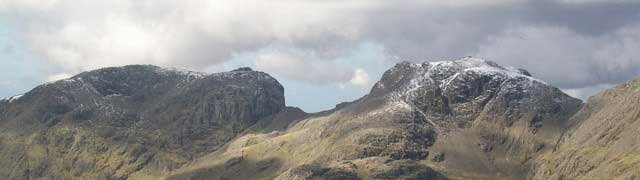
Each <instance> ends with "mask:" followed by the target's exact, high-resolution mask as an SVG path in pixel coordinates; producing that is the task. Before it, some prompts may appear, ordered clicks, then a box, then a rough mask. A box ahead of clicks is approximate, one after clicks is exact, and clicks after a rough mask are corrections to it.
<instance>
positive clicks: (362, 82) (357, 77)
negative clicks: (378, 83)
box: [349, 68, 371, 88]
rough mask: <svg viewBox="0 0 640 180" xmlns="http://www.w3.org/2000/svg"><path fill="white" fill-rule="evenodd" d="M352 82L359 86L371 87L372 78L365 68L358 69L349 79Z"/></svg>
mask: <svg viewBox="0 0 640 180" xmlns="http://www.w3.org/2000/svg"><path fill="white" fill-rule="evenodd" d="M349 82H350V83H351V84H353V85H355V86H359V87H364V88H369V85H370V84H371V83H370V79H369V74H368V73H367V72H366V71H365V70H364V69H360V68H358V69H356V71H355V72H354V75H353V77H352V78H351V80H350V81H349Z"/></svg>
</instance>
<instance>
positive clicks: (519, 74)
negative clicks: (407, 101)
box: [372, 57, 547, 93]
mask: <svg viewBox="0 0 640 180" xmlns="http://www.w3.org/2000/svg"><path fill="white" fill-rule="evenodd" d="M467 76H486V77H490V78H500V79H522V80H524V81H523V82H528V83H540V84H547V83H546V82H544V81H542V80H540V79H537V78H535V77H532V76H531V74H530V73H529V72H528V71H527V70H524V69H520V68H515V67H504V66H501V65H499V64H498V63H496V62H493V61H489V60H485V59H480V58H473V57H465V58H462V59H456V60H444V61H427V62H423V63H411V62H407V61H404V62H401V63H398V64H396V65H395V66H394V67H393V68H391V69H390V70H388V71H387V72H385V74H384V75H383V77H382V80H381V81H380V82H378V83H377V84H376V85H375V86H374V88H373V90H372V93H380V92H389V91H395V90H399V91H401V92H406V91H410V89H416V88H419V87H423V86H430V85H436V86H440V87H441V88H443V89H444V88H446V87H447V86H448V85H449V84H450V83H451V82H452V81H455V80H464V79H465V77H467Z"/></svg>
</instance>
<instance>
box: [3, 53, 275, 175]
mask: <svg viewBox="0 0 640 180" xmlns="http://www.w3.org/2000/svg"><path fill="white" fill-rule="evenodd" d="M0 104H1V105H0V130H1V131H0V164H3V167H6V168H0V178H1V179H38V178H42V179H127V178H129V179H136V177H145V176H147V175H148V174H153V175H161V174H164V173H168V172H170V171H171V170H173V169H176V168H178V167H180V166H181V165H182V164H184V163H186V162H189V161H191V160H193V159H195V158H198V157H200V156H202V155H204V154H207V153H210V152H213V151H215V150H217V149H219V148H220V147H222V146H223V145H224V144H225V143H226V142H228V141H229V140H231V139H232V138H234V137H235V136H236V135H237V134H239V133H241V132H242V131H244V130H245V129H247V128H249V127H250V126H253V125H254V124H256V123H257V122H258V121H259V120H260V119H263V118H265V117H268V116H271V115H273V114H276V113H277V112H280V111H281V110H282V109H284V107H285V104H284V90H283V88H282V86H281V85H280V84H279V83H278V82H277V81H276V80H275V79H273V78H272V77H270V76H269V75H267V74H265V73H262V72H256V71H252V70H251V69H248V68H241V69H238V70H235V71H231V72H224V73H216V74H202V73H195V72H189V71H180V70H172V69H163V68H159V67H155V66H147V65H133V66H125V67H116V68H105V69H100V70H95V71H90V72H85V73H82V74H79V75H77V76H74V77H72V78H69V79H65V80H61V81H57V82H53V83H49V84H45V85H42V86H39V87H37V88H35V89H33V90H32V91H30V92H28V93H26V94H25V95H24V96H22V97H20V98H12V99H9V100H4V101H2V102H1V103H0ZM9 167H10V168H9Z"/></svg>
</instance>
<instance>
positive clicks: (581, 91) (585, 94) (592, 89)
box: [562, 84, 615, 101]
mask: <svg viewBox="0 0 640 180" xmlns="http://www.w3.org/2000/svg"><path fill="white" fill-rule="evenodd" d="M614 86H615V85H613V84H598V85H595V86H589V87H584V88H574V89H562V91H563V92H564V93H567V94H568V95H570V96H572V97H575V98H579V99H582V100H584V101H586V100H587V99H588V98H589V97H590V96H592V95H594V94H596V93H599V92H601V91H603V90H605V89H609V88H612V87H614Z"/></svg>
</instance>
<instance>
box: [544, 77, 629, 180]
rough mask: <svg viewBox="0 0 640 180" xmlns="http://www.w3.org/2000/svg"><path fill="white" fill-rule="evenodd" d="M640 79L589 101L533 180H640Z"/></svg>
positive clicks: (545, 157) (573, 119)
mask: <svg viewBox="0 0 640 180" xmlns="http://www.w3.org/2000/svg"><path fill="white" fill-rule="evenodd" d="M639 103H640V80H635V81H630V82H627V83H624V84H622V85H619V86H617V87H615V88H612V89H609V90H606V91H604V92H601V93H599V94H597V95H595V96H594V97H591V98H589V101H588V103H587V104H586V105H585V107H584V108H583V109H582V110H580V112H579V113H577V114H576V115H575V116H574V117H573V118H572V119H571V122H572V124H573V125H572V126H571V127H570V128H568V130H567V132H566V135H565V136H564V137H563V138H562V140H561V141H560V143H559V144H558V146H556V147H555V150H554V151H553V152H552V153H549V154H547V155H545V156H544V157H542V158H540V159H539V160H538V163H537V164H538V169H537V171H535V172H534V173H533V174H532V176H533V179H624V180H634V179H640V108H639V107H640V104H639Z"/></svg>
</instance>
